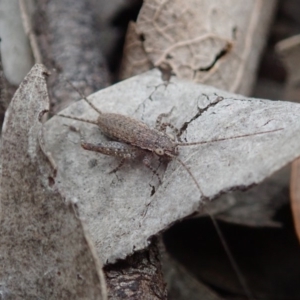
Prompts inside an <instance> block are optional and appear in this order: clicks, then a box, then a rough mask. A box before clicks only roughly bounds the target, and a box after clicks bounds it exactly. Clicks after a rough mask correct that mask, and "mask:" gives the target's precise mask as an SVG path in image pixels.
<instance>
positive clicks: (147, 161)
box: [143, 153, 162, 184]
mask: <svg viewBox="0 0 300 300" xmlns="http://www.w3.org/2000/svg"><path fill="white" fill-rule="evenodd" d="M152 158H153V153H148V154H146V155H145V156H144V158H143V164H144V165H145V166H146V167H147V168H148V169H150V170H151V171H152V173H153V174H154V175H156V176H157V178H158V181H159V183H160V184H161V183H162V181H161V178H160V176H159V174H158V173H157V171H156V170H155V169H154V168H153V167H152V166H151V160H152Z"/></svg>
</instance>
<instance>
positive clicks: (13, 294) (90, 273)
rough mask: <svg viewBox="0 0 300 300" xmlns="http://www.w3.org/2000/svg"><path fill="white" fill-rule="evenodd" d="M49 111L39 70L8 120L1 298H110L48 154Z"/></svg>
mask: <svg viewBox="0 0 300 300" xmlns="http://www.w3.org/2000/svg"><path fill="white" fill-rule="evenodd" d="M48 109H49V99H48V94H47V87H46V82H45V68H44V67H43V66H42V65H36V66H35V67H33V69H32V70H31V72H30V73H29V74H28V75H27V76H26V78H25V79H24V81H23V83H22V84H21V85H20V87H19V89H18V91H17V92H16V94H15V96H14V98H13V99H12V102H11V103H10V106H9V108H8V110H7V112H6V115H5V121H4V125H3V132H2V145H1V161H2V164H1V182H0V186H1V203H0V205H1V207H0V208H1V215H0V217H1V219H0V265H1V268H0V282H1V285H0V294H1V296H2V298H3V299H106V289H105V283H104V276H103V274H102V270H101V264H100V262H99V259H98V257H97V256H96V254H95V250H94V246H93V245H92V243H91V242H90V240H89V238H88V235H87V234H86V232H85V230H84V228H83V226H82V224H81V221H80V220H79V218H78V216H77V215H76V207H75V206H74V205H73V204H72V203H68V202H66V201H65V198H64V197H63V196H62V195H61V194H60V193H59V191H58V190H57V186H56V184H55V180H56V178H55V172H54V170H53V169H52V168H51V167H50V164H49V161H48V159H47V157H46V156H45V154H44V153H43V152H42V150H41V147H40V144H39V139H38V137H39V134H40V132H41V128H42V124H41V123H40V118H41V116H42V114H43V112H44V111H46V110H48Z"/></svg>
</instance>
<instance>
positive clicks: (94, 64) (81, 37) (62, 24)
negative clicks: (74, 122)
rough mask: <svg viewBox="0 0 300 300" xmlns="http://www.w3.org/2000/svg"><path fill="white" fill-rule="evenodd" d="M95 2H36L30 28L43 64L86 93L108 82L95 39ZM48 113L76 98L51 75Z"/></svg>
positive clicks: (72, 90) (66, 85) (68, 87)
mask: <svg viewBox="0 0 300 300" xmlns="http://www.w3.org/2000/svg"><path fill="white" fill-rule="evenodd" d="M96 9H98V5H97V4H96V2H95V1H92V0H76V1H73V0H72V1H71V0H69V1H56V0H54V1H46V0H45V1H38V2H37V8H36V11H35V14H34V16H33V21H32V22H33V23H34V26H33V27H34V31H35V34H36V35H37V39H38V45H39V47H40V49H41V53H42V57H43V63H44V64H45V65H46V67H47V68H48V69H49V70H51V69H52V68H55V69H57V72H58V73H61V74H63V76H65V77H66V78H67V79H69V80H70V81H72V82H73V84H75V85H76V86H77V88H79V89H80V90H81V91H82V93H84V94H86V95H88V94H90V93H92V92H94V91H96V90H99V89H100V88H103V87H105V86H107V85H108V84H109V81H110V79H109V74H108V70H107V66H106V63H105V61H104V58H103V56H102V52H101V45H100V41H99V39H98V38H97V35H98V27H97V20H96V13H95V11H96ZM49 90H50V95H51V101H52V112H54V113H55V112H58V111H60V110H61V109H62V108H63V107H66V106H67V105H68V104H70V103H72V102H75V100H77V99H78V94H77V93H76V92H75V91H74V89H73V88H72V87H70V86H69V85H68V84H66V82H65V81H64V80H63V79H62V78H59V77H58V76H57V74H53V76H51V78H50V80H49Z"/></svg>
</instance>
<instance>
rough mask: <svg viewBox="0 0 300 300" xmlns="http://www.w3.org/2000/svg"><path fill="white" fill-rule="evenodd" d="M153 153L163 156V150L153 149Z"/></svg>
mask: <svg viewBox="0 0 300 300" xmlns="http://www.w3.org/2000/svg"><path fill="white" fill-rule="evenodd" d="M155 153H156V154H157V155H164V154H165V152H164V150H163V149H161V148H157V149H155Z"/></svg>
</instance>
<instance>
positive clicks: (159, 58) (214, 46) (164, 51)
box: [123, 0, 276, 94]
mask: <svg viewBox="0 0 300 300" xmlns="http://www.w3.org/2000/svg"><path fill="white" fill-rule="evenodd" d="M275 3H276V1H262V0H255V1H246V2H245V1H244V2H242V1H240V2H239V1H235V0H230V1H221V0H214V1H206V0H188V1H186V0H185V1H182V0H173V1H162V0H155V1H153V0H149V1H144V4H143V7H142V9H141V11H140V14H139V16H138V19H137V25H136V35H137V36H139V40H138V39H137V38H136V41H135V42H134V41H133V40H132V37H133V36H134V34H133V33H132V31H133V30H134V29H133V28H132V27H131V28H130V32H131V34H130V39H131V41H128V43H127V45H126V46H125V54H124V56H125V57H124V61H127V64H126V63H124V64H123V68H124V72H123V73H127V75H126V76H130V73H129V71H130V70H131V69H132V73H131V76H132V74H137V71H138V69H139V68H140V66H141V64H140V63H139V62H144V61H145V60H146V59H148V61H149V62H148V65H149V64H151V65H154V66H156V67H161V68H165V67H166V66H168V68H169V69H170V70H171V71H172V72H173V74H175V75H176V76H178V77H179V78H184V79H188V80H192V81H195V82H201V83H205V84H208V85H213V86H215V87H218V88H222V89H224V90H228V91H231V92H238V93H242V94H249V92H250V91H251V88H252V84H253V81H254V78H255V73H256V67H257V63H258V60H259V57H260V53H261V50H262V48H263V46H264V44H265V41H266V34H267V32H268V27H269V23H270V20H271V18H272V15H273V12H274V8H275ZM140 43H142V46H143V50H144V53H145V55H144V58H142V56H141V54H142V52H143V51H141V49H140V46H137V47H133V45H139V44H140ZM128 44H129V45H128ZM135 58H138V61H136V62H135ZM128 64H129V66H128ZM143 66H146V64H145V63H144V64H143ZM135 68H136V69H135ZM123 76H124V75H123Z"/></svg>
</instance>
